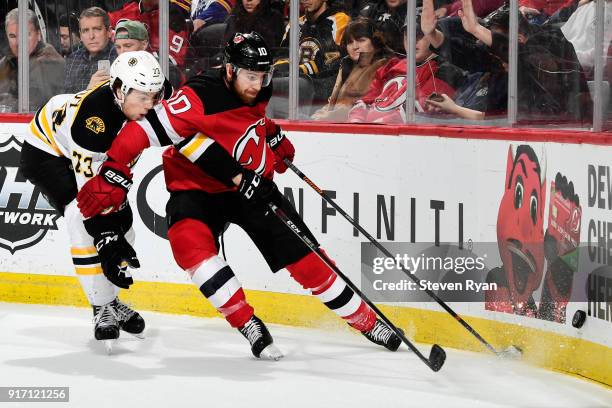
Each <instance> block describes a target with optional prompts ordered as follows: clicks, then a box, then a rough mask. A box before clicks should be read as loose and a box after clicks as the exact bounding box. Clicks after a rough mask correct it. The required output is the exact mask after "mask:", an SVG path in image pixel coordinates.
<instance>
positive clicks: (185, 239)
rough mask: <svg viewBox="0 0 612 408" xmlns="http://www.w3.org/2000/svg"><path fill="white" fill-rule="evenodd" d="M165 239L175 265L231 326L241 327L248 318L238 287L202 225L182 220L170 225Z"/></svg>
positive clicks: (191, 220)
mask: <svg viewBox="0 0 612 408" xmlns="http://www.w3.org/2000/svg"><path fill="white" fill-rule="evenodd" d="M168 238H169V240H170V246H171V247H172V253H173V254H174V259H176V263H178V265H179V266H180V267H181V268H183V269H184V270H185V271H186V272H187V273H188V274H189V276H190V277H191V280H192V281H193V283H194V284H195V285H196V286H197V287H198V289H200V292H202V294H203V295H204V296H205V297H206V299H208V300H209V301H210V303H211V304H212V305H213V306H214V307H215V308H216V309H217V310H218V311H219V313H221V314H222V315H223V316H224V317H225V319H226V320H227V321H228V323H229V324H230V325H231V326H232V327H236V328H238V327H242V326H243V325H244V324H245V323H246V322H247V321H248V320H249V319H250V318H251V317H252V316H253V313H254V311H253V308H252V307H251V305H249V304H248V303H247V301H246V298H245V296H244V291H243V290H242V285H241V284H240V282H239V281H238V279H237V278H236V276H235V275H234V272H233V271H232V269H231V268H230V267H229V265H228V264H227V263H226V262H225V260H224V259H222V258H221V257H219V256H218V255H217V247H216V245H215V240H214V237H213V234H212V232H211V231H210V229H209V228H208V227H207V226H206V225H205V224H204V223H202V222H200V221H196V220H193V219H185V220H182V221H179V222H177V223H176V224H174V225H173V226H172V227H171V228H170V230H169V231H168Z"/></svg>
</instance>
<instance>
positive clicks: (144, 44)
mask: <svg viewBox="0 0 612 408" xmlns="http://www.w3.org/2000/svg"><path fill="white" fill-rule="evenodd" d="M149 45H150V44H149V32H148V31H147V27H146V26H145V25H144V24H143V23H141V22H140V21H135V20H128V19H123V20H119V22H118V23H117V26H116V27H115V48H116V49H117V55H121V54H123V53H124V52H128V51H149V52H150V47H149ZM169 69H170V72H169V75H168V80H169V81H170V83H171V84H172V86H173V87H176V88H178V87H180V86H181V85H182V84H183V82H184V81H185V77H184V75H183V73H182V72H181V70H180V69H179V68H178V67H177V66H176V65H174V64H172V63H171V64H170V65H169Z"/></svg>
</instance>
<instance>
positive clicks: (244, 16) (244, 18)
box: [224, 0, 285, 51]
mask: <svg viewBox="0 0 612 408" xmlns="http://www.w3.org/2000/svg"><path fill="white" fill-rule="evenodd" d="M251 31H255V32H257V33H258V34H259V35H261V37H262V38H263V39H264V41H265V42H266V45H267V46H268V48H270V49H271V50H272V51H274V50H275V49H276V48H277V47H278V46H279V45H280V43H281V40H282V39H283V33H284V31H285V19H284V17H283V15H282V14H281V13H280V12H279V11H278V10H276V9H274V8H272V7H270V0H239V1H238V2H237V3H236V6H235V7H234V9H233V10H232V14H231V15H230V16H229V18H228V19H227V27H226V28H225V36H224V40H225V42H228V41H229V40H230V39H232V38H233V37H234V34H236V33H250V32H251Z"/></svg>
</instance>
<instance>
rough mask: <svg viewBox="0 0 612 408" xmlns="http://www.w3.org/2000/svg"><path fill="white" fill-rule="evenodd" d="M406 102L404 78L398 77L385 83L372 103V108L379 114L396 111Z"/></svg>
mask: <svg viewBox="0 0 612 408" xmlns="http://www.w3.org/2000/svg"><path fill="white" fill-rule="evenodd" d="M405 101H406V77H405V76H398V77H395V78H392V79H390V80H389V81H387V83H385V86H384V87H383V90H382V92H381V93H380V95H379V96H378V97H377V98H376V100H375V101H374V108H375V109H376V110H377V111H379V112H388V111H391V110H393V109H396V108H398V107H400V106H402V105H403V104H404V102H405Z"/></svg>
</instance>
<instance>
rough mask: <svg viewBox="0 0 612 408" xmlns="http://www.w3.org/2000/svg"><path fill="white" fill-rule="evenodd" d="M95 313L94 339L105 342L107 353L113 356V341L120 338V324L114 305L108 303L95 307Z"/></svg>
mask: <svg viewBox="0 0 612 408" xmlns="http://www.w3.org/2000/svg"><path fill="white" fill-rule="evenodd" d="M93 312H94V337H95V338H96V340H101V341H103V342H104V347H105V348H106V352H107V353H108V354H111V352H112V350H113V340H117V339H118V338H119V323H118V322H117V316H116V315H115V309H114V308H113V304H112V302H111V303H107V304H105V305H103V306H93Z"/></svg>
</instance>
